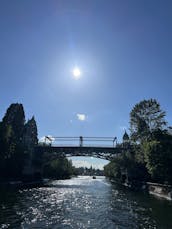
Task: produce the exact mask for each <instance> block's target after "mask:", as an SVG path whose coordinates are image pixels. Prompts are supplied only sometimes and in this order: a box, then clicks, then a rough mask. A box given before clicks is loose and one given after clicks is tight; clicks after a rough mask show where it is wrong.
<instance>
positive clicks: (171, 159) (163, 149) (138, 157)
mask: <svg viewBox="0 0 172 229" xmlns="http://www.w3.org/2000/svg"><path fill="white" fill-rule="evenodd" d="M166 124H167V123H166V121H165V112H164V111H161V109H160V105H159V103H158V102H157V101H156V100H154V99H150V100H143V101H141V102H140V103H138V104H136V105H135V106H134V108H133V109H132V111H131V113H130V130H131V136H130V139H132V140H133V141H132V144H131V142H130V140H129V142H128V144H129V145H125V144H124V143H123V148H125V147H124V146H130V147H128V149H129V151H128V152H127V147H126V150H124V151H123V153H122V154H121V155H120V156H118V157H117V158H114V160H113V161H111V162H110V163H109V164H108V165H107V166H105V168H104V169H105V175H106V176H108V177H111V178H113V179H118V180H119V179H120V180H121V181H122V182H124V181H125V182H126V181H128V182H130V183H133V182H135V181H140V182H142V181H154V182H159V183H169V184H172V134H171V132H170V131H169V129H165V126H166ZM124 136H125V139H127V141H128V138H127V137H126V134H124ZM125 139H124V138H123V141H124V140H125ZM131 146H132V147H131ZM124 177H125V179H124Z"/></svg>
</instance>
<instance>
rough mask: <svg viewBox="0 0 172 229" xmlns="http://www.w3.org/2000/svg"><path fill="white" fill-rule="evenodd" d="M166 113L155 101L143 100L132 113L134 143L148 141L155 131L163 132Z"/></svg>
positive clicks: (131, 129) (131, 124) (131, 123)
mask: <svg viewBox="0 0 172 229" xmlns="http://www.w3.org/2000/svg"><path fill="white" fill-rule="evenodd" d="M164 117H165V112H164V111H162V110H161V108H160V104H159V103H158V102H157V101H156V100H155V99H149V100H143V101H141V102H140V103H137V104H136V105H135V106H134V108H133V109H132V111H131V112H130V131H131V138H132V139H133V140H134V141H139V142H143V141H145V140H148V139H149V137H150V134H151V133H152V132H153V131H155V130H158V129H160V130H163V128H164V127H165V126H166V124H167V123H166V121H165V119H164Z"/></svg>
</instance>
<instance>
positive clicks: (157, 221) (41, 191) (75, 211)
mask: <svg viewBox="0 0 172 229" xmlns="http://www.w3.org/2000/svg"><path fill="white" fill-rule="evenodd" d="M0 228H12V229H15V228H40V229H43V228H52V229H54V228H55V229H56V228H75V229H77V228H93V229H96V228H98V229H101V228H104V229H111V228H112V229H123V228H126V229H130V228H131V229H133V228H141V229H142V228H162V229H172V203H171V202H168V201H165V200H160V199H156V198H154V197H152V196H149V195H146V194H143V193H136V192H131V191H129V190H126V189H124V188H121V187H117V186H116V185H112V184H110V183H109V182H108V181H107V180H106V179H105V178H104V177H100V178H97V179H92V178H91V177H78V178H73V179H71V180H64V181H53V182H51V183H50V186H49V187H42V188H32V189H24V190H17V191H14V190H9V191H7V190H6V191H3V190H1V191H0Z"/></svg>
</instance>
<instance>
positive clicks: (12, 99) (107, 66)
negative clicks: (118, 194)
mask: <svg viewBox="0 0 172 229" xmlns="http://www.w3.org/2000/svg"><path fill="white" fill-rule="evenodd" d="M171 12H172V1H171V0H144V1H143V0H130V1H129V0H87V1H84V0H37V1H35V0H29V1H23V0H15V1H14V0H7V1H6V0H1V1H0V117H1V118H2V117H3V116H4V114H5V112H6V109H7V108H8V106H9V105H10V104H11V103H16V102H18V103H22V104H23V106H24V109H25V116H26V120H28V119H29V118H31V117H32V116H33V115H34V116H35V119H36V122H37V126H38V134H39V138H41V137H42V136H45V135H51V136H81V135H82V136H100V137H104V136H108V137H109V136H112V137H117V138H118V139H119V141H120V140H121V138H122V135H123V133H124V130H125V129H126V130H128V128H129V113H130V111H131V110H132V108H133V106H134V105H135V104H136V103H138V102H140V101H141V100H143V99H150V98H154V99H156V100H157V101H158V102H159V103H160V105H161V108H162V110H164V111H166V114H167V116H166V119H167V121H168V122H169V125H172V115H171V114H172V103H171V101H172V95H171V94H172V93H171V87H172V13H171ZM76 67H77V68H78V69H79V70H80V72H81V75H80V77H79V78H76V77H74V75H73V72H72V71H73V69H74V68H76ZM78 160H80V162H81V158H80V159H78ZM82 160H84V161H83V163H86V164H87V163H91V165H92V163H93V164H94V163H95V164H96V165H97V166H100V165H103V163H104V162H103V161H102V162H97V160H94V159H92V158H91V159H89V160H87V159H86V158H85V159H84V158H82ZM75 162H76V161H75Z"/></svg>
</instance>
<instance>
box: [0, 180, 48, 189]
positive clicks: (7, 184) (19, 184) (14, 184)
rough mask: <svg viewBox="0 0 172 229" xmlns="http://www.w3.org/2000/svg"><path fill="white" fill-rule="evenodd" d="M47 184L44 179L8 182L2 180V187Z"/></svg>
mask: <svg viewBox="0 0 172 229" xmlns="http://www.w3.org/2000/svg"><path fill="white" fill-rule="evenodd" d="M43 185H45V182H44V181H43V180H39V181H32V182H23V181H8V182H1V183H0V188H17V189H18V188H19V189H20V188H21V189H23V188H37V187H41V186H43Z"/></svg>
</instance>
